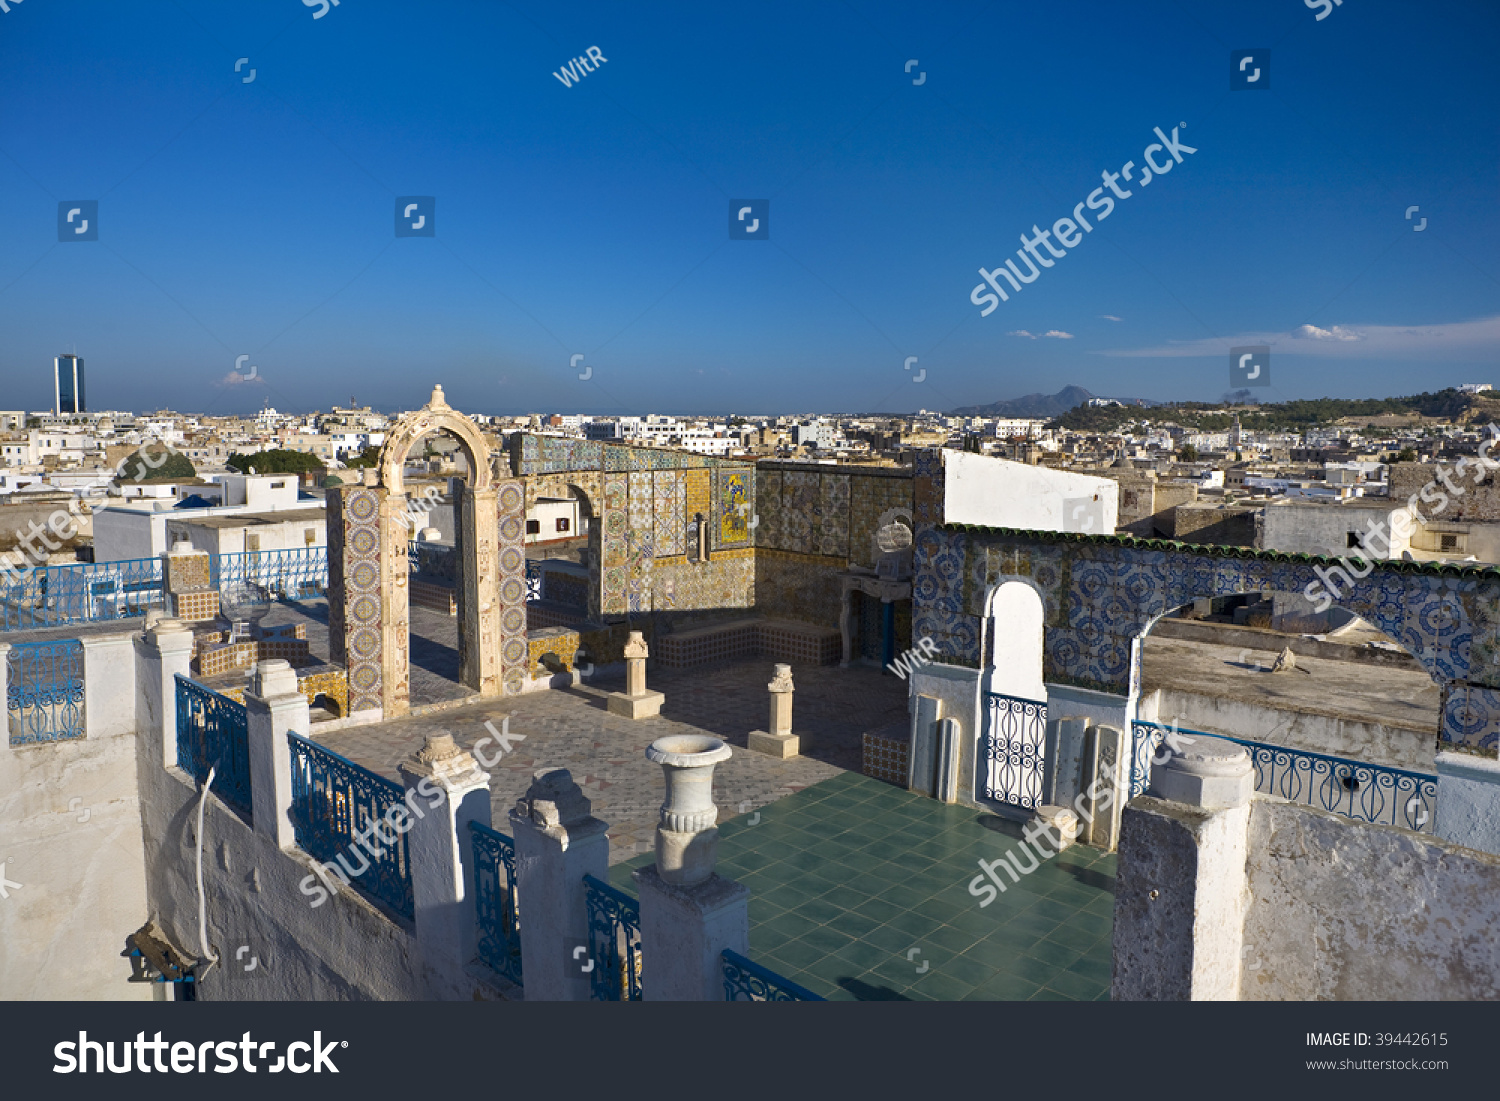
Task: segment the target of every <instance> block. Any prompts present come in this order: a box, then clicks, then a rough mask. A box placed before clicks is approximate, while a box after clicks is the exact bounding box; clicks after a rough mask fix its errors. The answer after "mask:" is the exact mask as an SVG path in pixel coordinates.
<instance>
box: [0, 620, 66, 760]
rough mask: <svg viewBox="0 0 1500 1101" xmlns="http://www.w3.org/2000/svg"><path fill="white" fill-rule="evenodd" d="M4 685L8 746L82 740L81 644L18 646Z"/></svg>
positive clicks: (27, 643) (11, 651)
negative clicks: (8, 731)
mask: <svg viewBox="0 0 1500 1101" xmlns="http://www.w3.org/2000/svg"><path fill="white" fill-rule="evenodd" d="M5 686H6V687H5V697H6V698H5V709H6V716H7V719H8V726H9V728H10V744H11V745H34V744H36V743H38V742H65V741H71V740H73V739H75V738H82V737H83V734H84V726H83V714H84V701H83V643H81V642H79V641H78V640H77V639H69V640H67V641H64V642H18V643H16V644H15V645H13V646H12V647H11V648H10V655H9V657H8V658H7V668H6V681H5Z"/></svg>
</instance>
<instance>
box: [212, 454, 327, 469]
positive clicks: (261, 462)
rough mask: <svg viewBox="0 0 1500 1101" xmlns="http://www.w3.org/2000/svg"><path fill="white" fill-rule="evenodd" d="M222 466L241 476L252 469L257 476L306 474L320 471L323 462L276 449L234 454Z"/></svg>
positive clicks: (315, 457) (311, 456) (315, 458)
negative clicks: (237, 472)
mask: <svg viewBox="0 0 1500 1101" xmlns="http://www.w3.org/2000/svg"><path fill="white" fill-rule="evenodd" d="M224 465H226V466H227V467H229V469H230V470H237V471H239V472H240V473H241V474H245V473H248V472H249V471H250V470H251V469H252V468H253V469H254V470H255V473H257V474H306V473H308V472H309V471H315V470H316V471H320V470H322V469H323V460H322V459H320V458H318V457H317V456H316V455H309V454H308V453H307V452H306V451H289V450H287V449H286V448H283V447H278V448H274V449H272V450H270V451H257V452H256V453H255V454H253V455H241V454H240V453H239V452H235V453H234V454H233V455H231V456H229V458H228V459H227V460H225V464H224Z"/></svg>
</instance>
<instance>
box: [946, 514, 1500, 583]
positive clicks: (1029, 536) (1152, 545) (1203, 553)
mask: <svg viewBox="0 0 1500 1101" xmlns="http://www.w3.org/2000/svg"><path fill="white" fill-rule="evenodd" d="M937 528H938V530H939V531H955V532H966V533H972V534H976V535H1001V536H1013V537H1014V536H1018V537H1021V538H1023V539H1025V540H1026V541H1027V542H1031V543H1092V544H1095V545H1099V546H1112V547H1129V548H1132V549H1135V550H1147V551H1174V552H1176V553H1179V554H1187V555H1191V556H1193V557H1195V558H1242V559H1250V560H1253V561H1259V562H1289V563H1295V564H1297V565H1306V566H1336V565H1339V564H1340V562H1341V560H1340V559H1338V558H1334V557H1331V556H1329V555H1322V554H1293V553H1290V552H1286V551H1268V550H1255V549H1253V548H1250V547H1231V546H1220V545H1218V544H1211V543H1180V542H1178V541H1177V540H1175V539H1137V538H1136V537H1135V536H1133V535H1084V534H1078V533H1073V532H1050V531H1030V530H1027V529H1024V528H995V527H987V526H985V525H981V524H939V525H937ZM1380 567H1381V569H1384V570H1388V571H1390V572H1392V573H1411V574H1419V575H1424V576H1427V577H1471V578H1500V569H1497V568H1496V567H1494V566H1488V565H1485V566H1464V565H1445V564H1441V563H1433V562H1404V561H1396V560H1394V559H1393V560H1390V561H1385V560H1382V561H1381V563H1380Z"/></svg>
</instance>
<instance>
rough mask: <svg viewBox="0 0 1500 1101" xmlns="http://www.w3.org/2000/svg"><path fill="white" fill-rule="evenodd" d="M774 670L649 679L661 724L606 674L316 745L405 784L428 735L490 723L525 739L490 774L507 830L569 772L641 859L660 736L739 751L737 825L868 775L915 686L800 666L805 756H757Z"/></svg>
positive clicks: (657, 674)
mask: <svg viewBox="0 0 1500 1101" xmlns="http://www.w3.org/2000/svg"><path fill="white" fill-rule="evenodd" d="M771 664H772V663H771V662H769V661H766V660H762V659H759V658H756V659H750V660H745V661H740V662H736V663H733V664H727V665H721V666H717V667H715V668H713V669H707V670H691V671H689V670H663V671H651V670H648V672H647V683H648V684H649V685H650V686H651V687H653V688H659V689H661V690H662V691H663V692H665V693H666V697H667V699H666V704H665V706H664V707H663V708H662V713H661V715H660V716H659V717H656V718H650V719H641V720H639V721H632V720H630V719H626V718H622V717H621V716H619V715H615V714H612V713H610V712H609V711H607V710H606V709H605V696H606V694H607V693H608V692H610V691H613V690H617V689H622V688H623V687H624V678H623V675H620V676H614V677H610V676H605V675H603V674H596V675H595V676H593V677H591V678H590V679H589V680H588V681H586V682H585V683H584V684H582V685H579V686H578V687H576V688H571V689H557V690H553V691H547V692H533V693H528V694H526V695H524V696H520V697H513V698H508V699H498V698H489V699H485V700H476V701H475V702H473V703H469V704H466V705H463V706H460V707H456V708H454V709H452V710H448V711H441V712H436V713H429V714H425V715H420V716H417V717H414V718H405V719H399V720H393V721H391V722H386V723H378V724H375V725H371V726H350V727H344V728H342V729H337V730H327V729H326V728H320V726H319V725H314V727H313V729H312V737H313V740H315V741H318V742H321V743H323V744H325V745H327V746H328V747H329V748H330V749H332V750H334V751H335V752H336V753H342V754H343V755H344V756H346V757H349V758H351V759H352V760H353V761H354V762H355V763H356V764H360V765H363V766H364V767H365V768H369V769H373V770H374V771H376V772H378V773H380V774H381V775H383V776H387V777H389V778H391V779H398V778H399V774H398V772H397V767H396V766H397V764H398V763H399V762H400V761H401V760H402V759H403V758H405V757H406V756H408V755H409V754H410V753H412V752H413V751H414V750H416V749H419V748H421V745H422V741H423V738H424V737H425V736H426V735H428V734H433V733H440V732H447V733H450V734H452V735H453V736H454V738H455V739H456V740H457V741H458V743H459V744H460V745H462V746H464V747H465V748H473V747H474V745H475V743H476V742H478V741H479V740H480V739H482V738H486V737H490V738H493V737H495V736H494V735H491V734H490V733H489V730H490V727H489V726H486V725H485V724H486V723H489V724H491V725H492V726H493V727H494V728H495V729H497V730H500V729H502V727H503V729H504V730H507V731H509V733H510V734H511V735H512V736H513V737H514V740H513V741H511V742H510V743H509V744H510V746H511V752H510V753H508V754H506V755H505V756H504V757H503V758H501V759H500V760H498V761H496V762H495V763H494V764H493V765H488V766H487V767H486V771H487V772H489V773H490V775H491V780H490V791H491V803H492V806H493V814H494V821H495V824H496V825H497V826H498V828H500V829H502V830H505V829H508V827H507V826H506V825H505V823H506V822H507V817H506V816H507V814H508V813H509V811H510V809H511V808H512V807H514V806H515V804H516V800H517V799H519V798H520V797H521V796H522V795H523V794H524V793H525V791H526V788H527V787H528V785H529V784H530V783H531V779H532V773H533V772H535V770H537V769H540V768H547V767H560V768H567V769H569V770H570V771H571V772H572V774H573V779H574V780H575V781H576V782H577V783H578V784H579V786H580V787H582V788H583V791H584V794H586V795H587V796H588V797H589V799H590V800H592V801H593V812H594V814H595V815H596V816H597V817H599V818H602V819H604V820H605V821H606V822H608V823H609V838H610V858H611V860H612V861H621V860H629V859H631V858H633V857H635V856H637V855H638V854H640V853H643V852H648V851H650V850H651V849H652V847H653V842H654V837H655V831H656V823H657V819H658V817H659V813H660V808H661V802H662V799H663V797H664V796H665V794H666V782H665V780H664V779H663V777H662V770H661V766H660V765H656V764H652V763H651V762H650V761H648V760H647V759H646V746H647V745H649V744H650V743H651V742H652V741H653V740H654V739H656V738H660V737H663V736H664V735H668V734H683V733H697V732H703V733H710V734H714V735H717V736H718V737H721V738H723V739H724V740H725V741H726V742H728V743H729V744H730V745H731V746H733V747H734V756H733V758H732V759H731V760H729V761H726V762H724V763H723V764H722V765H720V766H719V767H718V769H717V770H716V771H715V773H714V800H715V802H717V803H718V805H719V817H720V820H721V821H725V820H728V819H730V818H733V817H736V816H739V815H742V814H744V815H752V816H753V813H754V812H755V811H756V810H758V809H760V808H763V807H764V806H765V804H767V803H769V802H772V801H773V800H778V799H781V798H782V797H784V796H787V795H790V794H792V793H793V792H796V791H800V790H802V789H803V788H806V787H808V786H810V785H812V784H816V783H818V782H819V781H821V780H826V779H828V778H829V777H831V776H836V775H838V773H839V769H840V768H848V767H850V766H851V765H852V766H854V767H857V766H858V761H859V744H860V732H861V731H862V730H865V729H868V728H869V727H872V726H883V725H888V724H889V723H890V722H891V718H892V716H893V715H894V716H901V715H904V714H905V713H906V685H904V684H903V683H902V682H900V681H898V680H897V679H896V678H895V677H892V676H882V675H881V673H880V672H879V671H878V670H875V669H869V668H853V669H836V668H830V667H826V666H825V667H805V668H800V669H796V670H794V673H793V675H794V677H795V678H796V683H797V685H798V695H797V703H796V704H795V709H794V720H795V721H794V729H796V730H797V731H798V732H799V733H801V734H802V738H803V741H802V753H803V755H802V756H799V757H792V758H788V759H786V760H781V759H778V758H774V757H768V756H765V755H763V754H760V753H751V752H749V751H748V750H746V749H745V748H744V747H745V740H746V735H747V734H748V733H749V731H750V730H752V729H754V728H755V727H761V728H764V727H765V725H766V721H767V706H768V705H767V693H766V682H767V680H769V678H770V676H771ZM507 716H508V717H509V725H508V726H504V724H505V721H506V717H507ZM485 752H486V754H487V755H488V756H487V759H491V758H493V756H494V755H495V754H496V753H497V752H498V749H497V747H496V746H495V744H493V742H492V743H491V744H489V745H488V746H487V747H486V749H485Z"/></svg>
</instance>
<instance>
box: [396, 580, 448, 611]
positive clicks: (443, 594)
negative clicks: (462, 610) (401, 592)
mask: <svg viewBox="0 0 1500 1101" xmlns="http://www.w3.org/2000/svg"><path fill="white" fill-rule="evenodd" d="M408 592H409V593H410V597H409V599H410V601H411V605H412V607H414V608H431V609H432V610H433V611H435V612H442V613H443V614H444V615H455V616H456V615H458V590H457V589H455V588H453V587H452V586H450V585H443V584H441V583H439V582H435V581H422V580H420V579H418V578H415V577H413V578H412V579H411V582H410V585H409V588H408Z"/></svg>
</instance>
